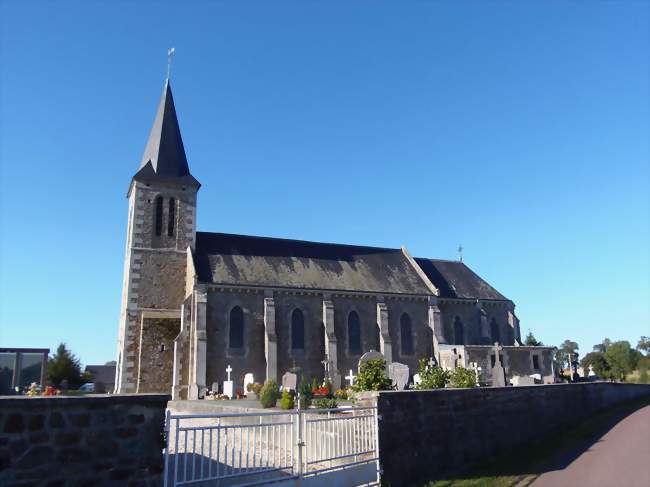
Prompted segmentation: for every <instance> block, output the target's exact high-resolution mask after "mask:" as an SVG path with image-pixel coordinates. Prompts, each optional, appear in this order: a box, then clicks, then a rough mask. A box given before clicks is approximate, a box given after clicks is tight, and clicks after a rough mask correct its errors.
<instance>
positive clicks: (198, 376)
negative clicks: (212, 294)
mask: <svg viewBox="0 0 650 487" xmlns="http://www.w3.org/2000/svg"><path fill="white" fill-rule="evenodd" d="M207 302H208V297H207V294H206V292H205V291H194V319H193V321H194V333H193V334H192V345H193V348H194V353H192V365H191V379H190V388H189V392H188V397H187V398H188V399H199V398H200V397H202V396H203V395H204V394H205V391H206V389H207V388H206V385H205V382H206V377H205V365H206V360H207V343H206V339H207V335H206V318H207V317H206V311H207V310H206V307H207Z"/></svg>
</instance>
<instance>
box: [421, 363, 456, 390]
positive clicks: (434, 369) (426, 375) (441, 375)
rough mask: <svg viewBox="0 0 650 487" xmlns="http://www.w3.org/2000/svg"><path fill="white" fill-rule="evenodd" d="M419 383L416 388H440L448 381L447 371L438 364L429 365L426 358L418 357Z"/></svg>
mask: <svg viewBox="0 0 650 487" xmlns="http://www.w3.org/2000/svg"><path fill="white" fill-rule="evenodd" d="M418 373H419V374H420V383H419V384H418V385H417V389H440V388H443V387H445V386H446V385H447V383H448V382H449V372H448V371H446V370H444V369H443V368H442V367H440V366H439V365H433V366H429V365H428V364H427V360H426V359H423V358H422V359H420V369H419V370H418Z"/></svg>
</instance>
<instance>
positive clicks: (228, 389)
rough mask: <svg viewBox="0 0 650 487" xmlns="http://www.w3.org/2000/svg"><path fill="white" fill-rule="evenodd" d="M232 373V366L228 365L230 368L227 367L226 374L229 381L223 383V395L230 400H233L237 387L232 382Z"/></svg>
mask: <svg viewBox="0 0 650 487" xmlns="http://www.w3.org/2000/svg"><path fill="white" fill-rule="evenodd" d="M231 372H232V367H231V366H230V364H228V367H226V374H228V380H226V381H224V383H223V393H224V395H226V396H228V397H229V398H230V399H232V398H233V396H234V392H235V386H234V384H233V382H232V380H230V373H231Z"/></svg>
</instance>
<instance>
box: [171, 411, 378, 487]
mask: <svg viewBox="0 0 650 487" xmlns="http://www.w3.org/2000/svg"><path fill="white" fill-rule="evenodd" d="M165 432H166V448H165V466H164V467H165V471H164V485H165V487H167V486H181V485H190V484H196V483H200V482H208V481H210V482H213V483H216V484H218V485H231V486H232V485H244V484H246V485H255V484H263V483H267V482H275V481H279V480H283V481H291V480H292V479H295V480H296V484H298V483H299V480H300V479H301V478H303V477H307V476H312V475H318V474H322V473H325V472H331V471H333V470H338V469H345V468H349V467H353V466H356V465H362V464H368V463H371V462H378V455H377V451H378V448H377V409H376V408H375V407H364V408H337V409H306V410H291V411H272V412H266V411H265V412H259V413H218V414H172V413H171V412H170V411H169V410H168V411H167V415H166V422H165Z"/></svg>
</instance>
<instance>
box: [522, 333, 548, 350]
mask: <svg viewBox="0 0 650 487" xmlns="http://www.w3.org/2000/svg"><path fill="white" fill-rule="evenodd" d="M524 345H526V346H529V347H542V346H544V344H543V343H542V342H540V341H539V340H538V339H537V338H535V335H533V332H532V331H530V330H528V335H526V339H525V340H524Z"/></svg>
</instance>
